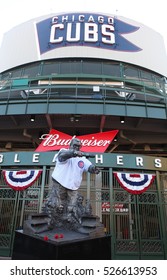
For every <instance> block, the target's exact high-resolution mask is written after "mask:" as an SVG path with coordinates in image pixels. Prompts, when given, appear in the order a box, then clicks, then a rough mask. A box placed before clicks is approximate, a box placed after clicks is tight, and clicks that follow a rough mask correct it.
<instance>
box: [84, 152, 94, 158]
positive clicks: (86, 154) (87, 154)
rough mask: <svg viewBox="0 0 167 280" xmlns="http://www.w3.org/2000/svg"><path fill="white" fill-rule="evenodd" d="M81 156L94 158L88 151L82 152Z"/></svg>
mask: <svg viewBox="0 0 167 280" xmlns="http://www.w3.org/2000/svg"><path fill="white" fill-rule="evenodd" d="M83 156H85V157H86V158H95V155H93V154H89V153H83Z"/></svg>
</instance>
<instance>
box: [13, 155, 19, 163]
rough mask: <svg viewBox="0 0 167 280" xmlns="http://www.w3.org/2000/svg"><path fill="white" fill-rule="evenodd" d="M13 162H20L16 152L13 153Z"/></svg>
mask: <svg viewBox="0 0 167 280" xmlns="http://www.w3.org/2000/svg"><path fill="white" fill-rule="evenodd" d="M14 162H20V160H19V159H18V154H15V156H14Z"/></svg>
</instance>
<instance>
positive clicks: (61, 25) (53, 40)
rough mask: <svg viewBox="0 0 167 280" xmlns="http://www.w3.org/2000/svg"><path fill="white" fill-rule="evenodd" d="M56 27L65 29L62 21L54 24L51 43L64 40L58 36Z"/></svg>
mask: <svg viewBox="0 0 167 280" xmlns="http://www.w3.org/2000/svg"><path fill="white" fill-rule="evenodd" d="M56 29H64V24H62V23H60V24H54V25H52V27H51V31H50V43H60V42H62V41H63V37H58V38H55V37H56Z"/></svg>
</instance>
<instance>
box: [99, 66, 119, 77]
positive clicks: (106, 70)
mask: <svg viewBox="0 0 167 280" xmlns="http://www.w3.org/2000/svg"><path fill="white" fill-rule="evenodd" d="M120 73H121V72H120V65H119V64H111V63H107V62H106V63H105V62H104V63H103V75H109V76H115V77H120V76H121V74H120Z"/></svg>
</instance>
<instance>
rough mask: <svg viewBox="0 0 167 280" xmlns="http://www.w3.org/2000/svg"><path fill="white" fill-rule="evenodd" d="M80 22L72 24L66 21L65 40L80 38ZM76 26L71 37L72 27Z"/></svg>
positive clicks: (71, 40)
mask: <svg viewBox="0 0 167 280" xmlns="http://www.w3.org/2000/svg"><path fill="white" fill-rule="evenodd" d="M80 25H81V24H80V23H79V22H78V23H76V24H72V23H68V24H67V38H66V39H67V41H68V42H77V41H79V40H80ZM74 26H75V27H76V28H75V35H74V37H72V27H74Z"/></svg>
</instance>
